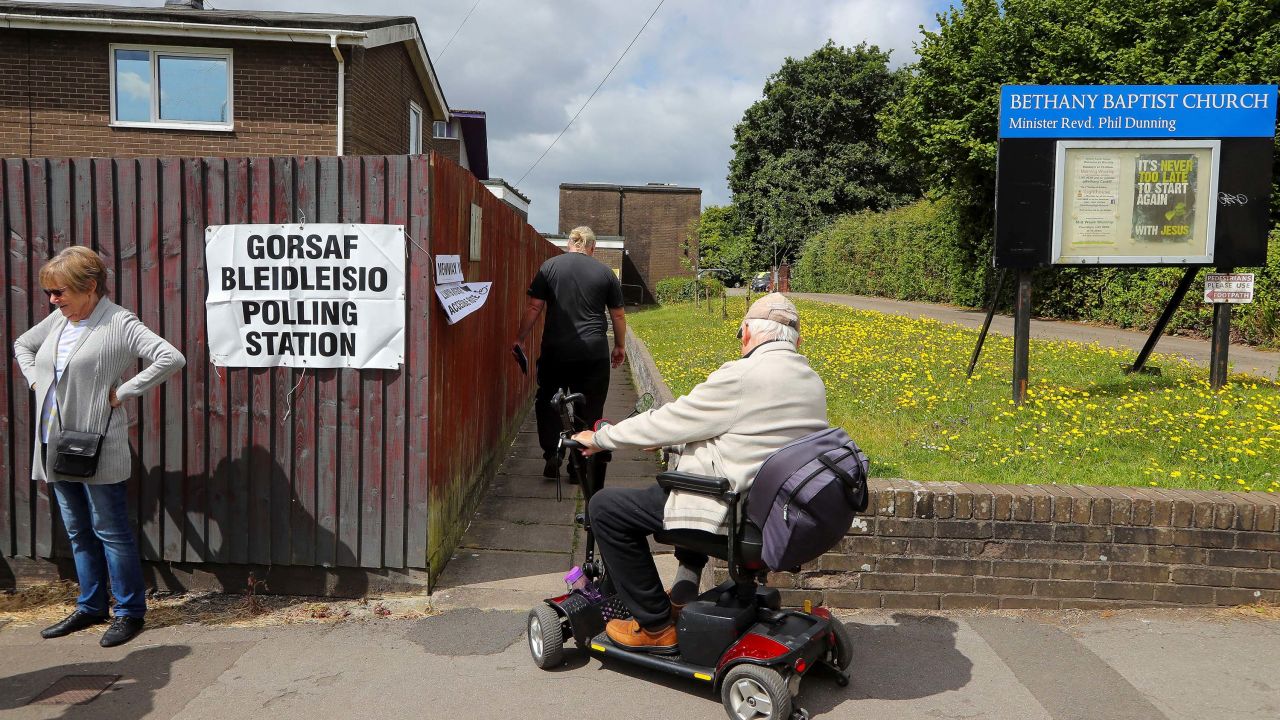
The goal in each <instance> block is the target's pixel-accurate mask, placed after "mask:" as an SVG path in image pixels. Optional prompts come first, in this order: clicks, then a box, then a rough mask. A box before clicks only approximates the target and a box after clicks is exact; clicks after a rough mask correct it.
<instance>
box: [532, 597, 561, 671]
mask: <svg viewBox="0 0 1280 720" xmlns="http://www.w3.org/2000/svg"><path fill="white" fill-rule="evenodd" d="M527 629H528V631H529V633H528V634H529V654H530V655H532V656H533V664H534V665H537V666H538V667H540V668H542V669H543V670H547V669H549V668H553V667H558V666H559V665H561V664H563V663H564V626H563V624H562V623H561V621H560V614H559V613H557V612H556V611H555V610H554V609H552V608H551V607H550V606H547V605H539V606H537V607H535V608H534V609H532V610H530V611H529V620H528V627H527Z"/></svg>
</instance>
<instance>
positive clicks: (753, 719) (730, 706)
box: [720, 665, 791, 720]
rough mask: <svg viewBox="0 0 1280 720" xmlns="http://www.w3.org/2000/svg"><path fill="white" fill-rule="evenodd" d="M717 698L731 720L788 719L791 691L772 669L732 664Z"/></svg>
mask: <svg viewBox="0 0 1280 720" xmlns="http://www.w3.org/2000/svg"><path fill="white" fill-rule="evenodd" d="M720 701H721V702H722V703H724V709H725V712H727V713H729V717H731V718H733V720H791V690H790V689H789V688H788V687H787V681H786V679H785V678H783V677H782V674H781V673H779V672H778V671H777V670H774V669H772V668H767V667H762V666H760V665H738V666H736V667H734V668H733V669H732V670H730V671H729V674H728V675H725V678H724V682H723V684H721V686H720Z"/></svg>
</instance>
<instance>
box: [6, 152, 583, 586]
mask: <svg viewBox="0 0 1280 720" xmlns="http://www.w3.org/2000/svg"><path fill="white" fill-rule="evenodd" d="M472 203H475V204H477V205H479V206H480V207H481V208H482V212H483V245H482V253H481V259H480V260H478V261H474V262H468V234H469V229H470V221H471V205H472ZM0 222H2V223H3V229H4V237H5V249H6V252H5V254H4V256H3V258H2V259H0V276H2V277H3V279H4V291H3V293H0V316H2V317H3V320H2V321H0V347H2V348H4V351H5V353H6V355H7V356H8V362H7V364H6V365H5V367H7V372H6V373H5V377H4V378H3V382H0V557H27V558H48V557H59V556H61V557H66V556H67V555H68V552H67V549H66V541H65V537H64V533H63V532H62V530H61V528H60V527H59V520H58V517H57V513H56V509H54V508H51V505H50V494H49V492H48V489H47V488H46V487H45V486H44V485H43V484H42V483H33V482H31V481H30V480H28V478H29V477H30V460H31V442H32V432H33V427H34V412H35V409H34V402H33V398H32V395H31V392H30V391H29V390H28V389H27V388H26V387H25V384H24V382H23V379H22V375H21V373H20V372H19V370H18V367H17V363H16V362H15V361H14V360H13V357H12V350H11V346H12V343H13V341H14V339H15V338H16V337H17V336H18V335H20V334H21V333H22V332H24V331H25V330H26V329H27V328H29V327H31V326H32V325H34V324H35V323H37V322H39V320H40V319H41V318H43V317H44V316H45V315H46V314H48V312H49V309H50V308H49V305H48V303H47V302H46V300H47V298H44V297H43V296H42V295H41V294H40V292H39V284H38V280H37V272H38V270H39V268H40V266H41V264H42V263H43V262H44V261H45V260H46V259H47V258H49V257H51V256H52V255H53V254H54V253H56V252H58V251H59V250H61V249H63V248H65V247H67V246H69V245H88V246H90V247H93V248H94V249H95V250H97V251H98V252H99V253H101V254H102V255H103V257H104V258H105V259H106V261H107V263H108V267H110V268H112V269H113V270H114V273H113V284H112V287H111V288H110V294H111V297H112V298H113V299H115V300H116V301H117V302H118V303H119V304H121V305H123V306H124V307H126V308H129V309H131V310H133V311H134V312H136V313H137V314H138V316H139V317H140V318H141V319H142V320H143V322H145V323H146V324H147V326H148V327H150V328H152V329H153V330H155V331H156V332H158V333H160V334H161V335H163V336H164V337H165V338H167V339H168V340H169V341H170V342H172V343H173V344H174V345H176V346H178V347H179V349H181V350H182V352H183V353H184V354H185V355H186V357H187V367H186V369H185V370H184V371H183V372H182V373H181V374H180V375H178V376H175V377H173V378H171V379H170V380H169V381H168V382H166V383H165V384H164V385H163V386H162V387H161V388H160V389H158V390H156V391H152V392H150V393H148V394H146V395H145V396H144V397H143V398H142V399H141V400H139V401H138V402H137V403H135V404H134V406H133V407H131V408H129V410H130V428H129V429H130V436H131V439H132V442H133V447H134V450H135V473H134V478H133V481H132V482H131V483H130V488H131V492H132V493H133V502H134V503H135V507H136V509H137V517H138V533H139V539H140V542H141V546H142V551H143V555H144V558H145V559H148V560H165V561H174V562H183V563H216V564H253V565H297V566H326V567H349V568H369V569H373V568H429V569H430V570H431V571H432V572H431V577H432V578H433V579H434V576H435V573H436V572H438V570H439V568H440V567H442V566H443V562H444V560H445V559H447V558H448V557H449V553H450V551H451V550H452V548H453V546H454V545H455V544H456V540H457V538H458V537H459V536H460V534H461V531H462V530H463V529H464V528H463V526H462V524H463V522H465V517H466V515H467V514H468V513H469V511H470V509H471V508H472V506H473V505H474V503H475V501H476V498H477V496H478V489H479V488H480V486H481V485H482V483H483V480H484V476H485V473H486V471H487V470H488V469H489V468H491V467H492V466H493V463H494V462H495V460H498V459H500V458H499V457H498V456H499V454H500V451H501V446H502V442H503V440H505V439H507V438H509V437H510V434H511V433H512V432H514V430H515V423H516V422H517V421H518V419H519V417H518V416H519V415H520V411H521V410H522V409H523V408H524V407H526V404H527V402H528V400H529V398H530V396H531V394H532V387H533V385H532V378H531V377H525V376H522V375H521V374H520V372H519V370H518V369H517V368H516V366H515V364H514V363H513V362H511V361H510V357H509V354H508V352H507V347H509V344H510V342H511V340H512V338H513V337H514V334H515V328H516V323H517V322H518V316H519V313H520V311H521V309H522V308H523V305H524V288H526V287H527V285H528V281H529V279H530V278H531V277H532V275H533V273H534V272H535V271H536V269H537V267H538V265H540V264H541V263H542V261H543V260H545V259H546V258H547V257H549V256H551V255H552V254H555V253H558V252H559V251H558V250H557V249H556V248H554V247H553V246H552V245H551V244H550V243H548V242H546V241H545V240H543V239H542V238H541V237H540V236H539V235H538V233H537V232H536V231H534V229H533V228H532V227H530V226H529V225H528V224H527V223H525V222H524V221H523V220H522V219H521V218H520V217H519V216H518V215H516V214H515V212H514V211H512V210H511V209H510V208H508V207H507V206H506V205H505V204H504V203H503V202H502V201H500V200H499V199H497V198H496V197H494V196H493V195H492V194H491V193H489V192H488V191H487V190H485V189H484V187H483V186H481V185H480V184H479V183H478V182H476V181H475V179H474V178H473V177H472V176H471V175H470V173H468V172H467V171H466V170H463V169H462V168H460V167H458V166H457V165H456V164H454V163H452V162H451V161H449V160H446V159H443V158H441V157H440V156H438V155H432V156H430V157H428V156H410V157H405V156H395V157H343V158H333V157H321V158H315V157H294V158H144V159H87V158H76V159H25V160H24V159H9V160H4V161H3V175H2V177H0ZM268 222H362V223H389V224H403V225H405V228H406V232H407V233H408V235H409V237H410V242H409V248H408V254H409V260H408V264H407V272H408V302H407V308H408V309H407V312H408V318H407V319H406V322H407V326H406V327H407V336H406V350H407V353H406V359H405V365H404V366H403V367H402V368H401V369H399V370H394V371H392V370H346V369H343V370H307V371H305V372H304V371H303V370H300V369H292V368H261V369H257V368H221V369H220V368H215V367H214V366H213V365H211V364H210V363H209V359H208V352H207V348H206V341H207V336H206V332H205V308H204V300H205V295H206V276H205V269H204V235H205V233H204V229H205V227H206V226H207V225H219V224H229V223H268ZM429 253H431V254H434V253H444V254H459V255H462V259H463V267H464V272H465V275H466V278H467V280H475V281H484V280H491V281H493V283H494V284H493V288H492V291H491V293H490V295H489V298H488V300H487V302H486V304H485V305H484V307H482V308H481V309H480V310H478V311H477V312H475V313H474V314H472V315H470V316H468V317H467V318H465V319H463V320H462V321H460V322H459V323H458V324H457V325H453V326H450V325H448V324H447V323H446V321H445V317H444V313H443V311H442V310H441V309H440V307H439V304H438V302H437V301H436V300H435V296H434V293H433V289H432V285H433V280H434V279H433V276H432V271H433V268H432V265H431V263H430V259H429V257H428V254H429Z"/></svg>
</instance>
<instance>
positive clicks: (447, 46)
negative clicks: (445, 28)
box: [436, 0, 480, 62]
mask: <svg viewBox="0 0 1280 720" xmlns="http://www.w3.org/2000/svg"><path fill="white" fill-rule="evenodd" d="M479 5H480V0H476V2H475V4H474V5H472V6H471V9H470V10H468V11H467V14H466V15H464V16H463V17H462V22H460V23H458V29H457V30H454V31H453V34H452V35H450V36H449V42H447V43H445V44H444V49H443V50H441V51H440V54H439V55H437V56H436V62H440V61H441V60H443V59H444V54H445V53H447V52H449V46H450V45H452V44H453V39H454V38H456V37H458V33H459V32H461V31H462V26H463V25H466V24H467V20H468V19H469V18H470V17H471V13H473V12H475V11H476V7H478V6H479Z"/></svg>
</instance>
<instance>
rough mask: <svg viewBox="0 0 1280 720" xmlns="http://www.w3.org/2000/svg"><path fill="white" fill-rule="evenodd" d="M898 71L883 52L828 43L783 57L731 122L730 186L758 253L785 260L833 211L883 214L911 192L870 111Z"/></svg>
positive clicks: (894, 92)
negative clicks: (758, 96) (807, 52)
mask: <svg viewBox="0 0 1280 720" xmlns="http://www.w3.org/2000/svg"><path fill="white" fill-rule="evenodd" d="M904 80H905V77H904V75H903V73H902V72H901V71H894V70H890V69H889V53H888V52H881V51H880V49H879V48H877V47H876V46H874V45H867V44H865V43H863V44H859V45H858V46H857V47H855V48H853V49H848V48H844V47H840V46H837V45H835V44H834V43H832V42H830V41H828V42H827V44H826V45H824V46H823V47H821V48H819V49H818V50H817V51H815V52H814V53H813V54H811V55H809V56H808V57H806V58H803V59H801V60H795V59H793V58H787V59H786V60H785V61H784V62H783V63H782V67H781V68H780V69H779V70H778V72H776V73H774V74H773V75H771V76H770V77H769V79H768V80H767V81H766V82H765V86H764V98H763V99H762V100H759V101H757V102H756V103H755V104H753V105H752V106H751V107H749V108H747V111H746V112H745V113H744V114H743V117H742V121H741V122H740V123H738V125H737V127H736V128H734V143H733V151H734V156H733V159H732V160H731V161H730V163H729V189H730V190H731V191H732V192H733V204H734V207H735V209H736V211H737V213H738V215H739V217H740V218H741V220H742V223H743V226H744V227H745V228H746V229H747V230H748V231H749V234H750V236H751V237H753V238H755V244H756V250H757V252H759V253H760V254H761V255H763V256H769V257H771V256H772V255H773V254H774V252H773V251H774V244H775V243H776V244H777V246H778V249H779V254H780V255H782V256H783V257H786V258H794V257H795V255H796V254H797V252H798V249H799V245H800V243H801V242H802V240H803V238H804V237H806V236H807V235H808V234H809V233H811V232H812V231H814V230H816V229H817V228H819V227H821V226H822V225H824V224H825V223H826V222H827V221H828V220H829V219H830V218H832V217H834V216H835V215H838V214H841V213H848V212H856V211H859V210H867V209H870V210H884V209H888V208H891V207H896V206H898V205H901V204H903V203H905V202H909V201H911V200H914V199H915V198H917V197H918V196H919V192H918V184H917V182H916V180H915V178H914V176H913V174H912V173H911V172H909V171H908V169H907V167H906V166H904V165H903V164H902V163H901V162H899V161H897V159H896V158H895V157H894V156H892V155H890V154H889V153H888V152H886V148H885V147H884V146H883V145H882V144H881V143H880V142H879V140H878V133H879V131H880V121H879V120H878V119H877V114H878V113H879V112H880V111H881V110H882V109H883V108H884V107H885V105H886V104H887V103H888V102H889V101H891V100H893V99H894V98H896V97H897V96H898V95H899V94H900V92H901V88H902V84H903V81H904Z"/></svg>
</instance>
